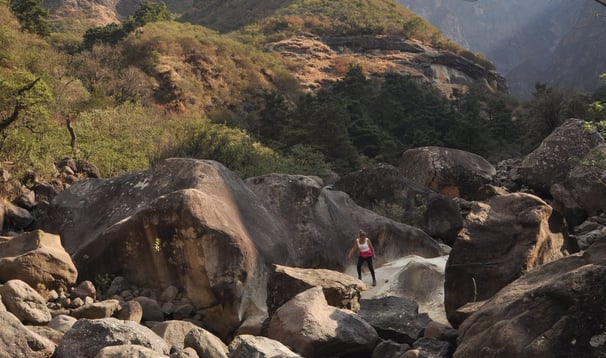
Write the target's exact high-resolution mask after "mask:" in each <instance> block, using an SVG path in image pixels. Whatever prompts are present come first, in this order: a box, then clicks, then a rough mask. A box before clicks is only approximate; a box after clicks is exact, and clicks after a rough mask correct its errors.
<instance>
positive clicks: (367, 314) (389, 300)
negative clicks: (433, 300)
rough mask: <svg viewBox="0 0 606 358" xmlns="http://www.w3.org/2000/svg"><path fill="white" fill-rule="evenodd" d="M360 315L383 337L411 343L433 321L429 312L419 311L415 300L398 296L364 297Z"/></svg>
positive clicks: (420, 335)
mask: <svg viewBox="0 0 606 358" xmlns="http://www.w3.org/2000/svg"><path fill="white" fill-rule="evenodd" d="M360 317H362V319H363V320H365V321H366V322H368V323H370V325H371V326H373V327H374V328H375V329H376V330H377V333H378V334H379V337H381V338H382V339H384V340H392V341H394V342H397V343H406V344H410V345H412V344H413V343H414V342H415V341H416V340H417V339H419V338H421V337H422V336H423V330H424V329H425V326H427V324H428V323H429V322H430V321H431V320H430V318H429V316H428V315H427V313H419V306H418V305H417V303H416V302H415V301H413V300H411V299H407V298H402V297H396V296H386V297H381V298H373V299H363V300H362V302H361V309H360Z"/></svg>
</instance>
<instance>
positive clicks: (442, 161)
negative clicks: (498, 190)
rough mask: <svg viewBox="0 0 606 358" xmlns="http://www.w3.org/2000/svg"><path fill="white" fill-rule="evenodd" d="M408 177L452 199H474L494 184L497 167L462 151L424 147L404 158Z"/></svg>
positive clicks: (401, 162) (405, 173)
mask: <svg viewBox="0 0 606 358" xmlns="http://www.w3.org/2000/svg"><path fill="white" fill-rule="evenodd" d="M398 167H399V169H400V171H401V172H402V175H404V177H406V178H408V179H411V180H412V181H414V182H415V183H417V184H419V185H422V186H425V187H427V188H430V189H432V190H434V191H436V192H438V193H442V194H444V195H446V196H448V197H450V198H454V197H461V198H463V199H467V200H474V199H475V198H476V196H477V193H478V190H479V188H480V187H481V186H482V185H484V184H488V183H490V182H491V180H492V178H493V177H494V175H495V174H496V169H495V167H494V166H493V165H492V164H490V163H489V162H488V161H486V160H485V159H484V158H482V157H480V156H479V155H476V154H473V153H469V152H465V151H462V150H458V149H451V148H443V147H421V148H415V149H409V150H407V151H405V152H404V153H403V154H402V157H401V158H400V164H399V166H398Z"/></svg>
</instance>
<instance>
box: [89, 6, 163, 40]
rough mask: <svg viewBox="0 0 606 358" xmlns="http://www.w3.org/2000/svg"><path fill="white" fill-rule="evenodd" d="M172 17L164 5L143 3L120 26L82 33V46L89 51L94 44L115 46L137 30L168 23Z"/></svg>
mask: <svg viewBox="0 0 606 358" xmlns="http://www.w3.org/2000/svg"><path fill="white" fill-rule="evenodd" d="M171 19H172V15H171V13H170V11H169V10H168V8H167V7H166V4H164V3H155V2H152V1H149V0H145V1H143V2H142V3H141V4H140V5H139V7H138V8H137V10H136V11H135V13H134V15H133V16H129V17H128V18H127V19H126V20H124V22H123V23H122V24H116V23H111V24H109V25H106V26H101V27H93V28H90V29H88V30H86V32H85V33H84V40H83V43H82V46H83V47H84V48H85V49H87V50H90V49H91V48H92V47H93V45H94V44H96V43H108V44H111V45H115V44H117V43H119V42H121V41H122V40H124V39H125V38H126V36H128V34H130V33H131V32H133V31H135V30H136V29H137V28H139V27H142V26H145V25H146V24H148V23H151V22H156V21H169V20H171Z"/></svg>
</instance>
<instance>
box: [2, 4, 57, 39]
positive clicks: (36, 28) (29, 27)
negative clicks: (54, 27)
mask: <svg viewBox="0 0 606 358" xmlns="http://www.w3.org/2000/svg"><path fill="white" fill-rule="evenodd" d="M42 1H43V0H11V1H10V8H11V11H12V12H13V14H14V15H15V17H16V18H17V20H19V24H20V25H21V29H22V30H24V31H27V32H31V33H33V34H36V35H39V36H48V35H50V25H49V24H48V18H49V17H50V14H49V12H48V11H47V10H45V9H43V8H42V7H41V6H40V4H42Z"/></svg>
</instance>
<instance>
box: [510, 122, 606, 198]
mask: <svg viewBox="0 0 606 358" xmlns="http://www.w3.org/2000/svg"><path fill="white" fill-rule="evenodd" d="M603 143H604V138H602V136H601V135H600V134H599V133H598V132H597V131H596V130H588V129H587V128H586V127H585V126H584V121H582V120H580V119H569V120H567V121H566V122H564V124H562V125H561V126H560V127H558V128H556V129H555V130H554V131H553V133H551V134H550V135H549V136H548V137H547V138H545V139H544V140H543V142H542V143H541V145H540V146H539V147H538V148H537V149H535V150H534V151H533V152H532V153H530V154H528V155H527V156H526V158H524V160H523V161H522V163H521V164H520V167H519V168H518V173H519V175H520V181H521V182H522V183H523V184H525V185H526V186H528V187H530V188H532V189H534V190H537V191H539V192H541V193H543V194H548V193H549V192H550V189H551V186H552V185H553V184H556V183H562V182H564V181H565V180H566V178H567V176H568V175H569V173H570V170H571V169H572V168H574V167H575V166H576V165H577V164H578V161H579V160H580V159H581V158H584V157H585V156H587V155H588V154H589V153H590V151H591V150H592V149H593V148H595V147H596V146H597V145H599V144H603Z"/></svg>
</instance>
